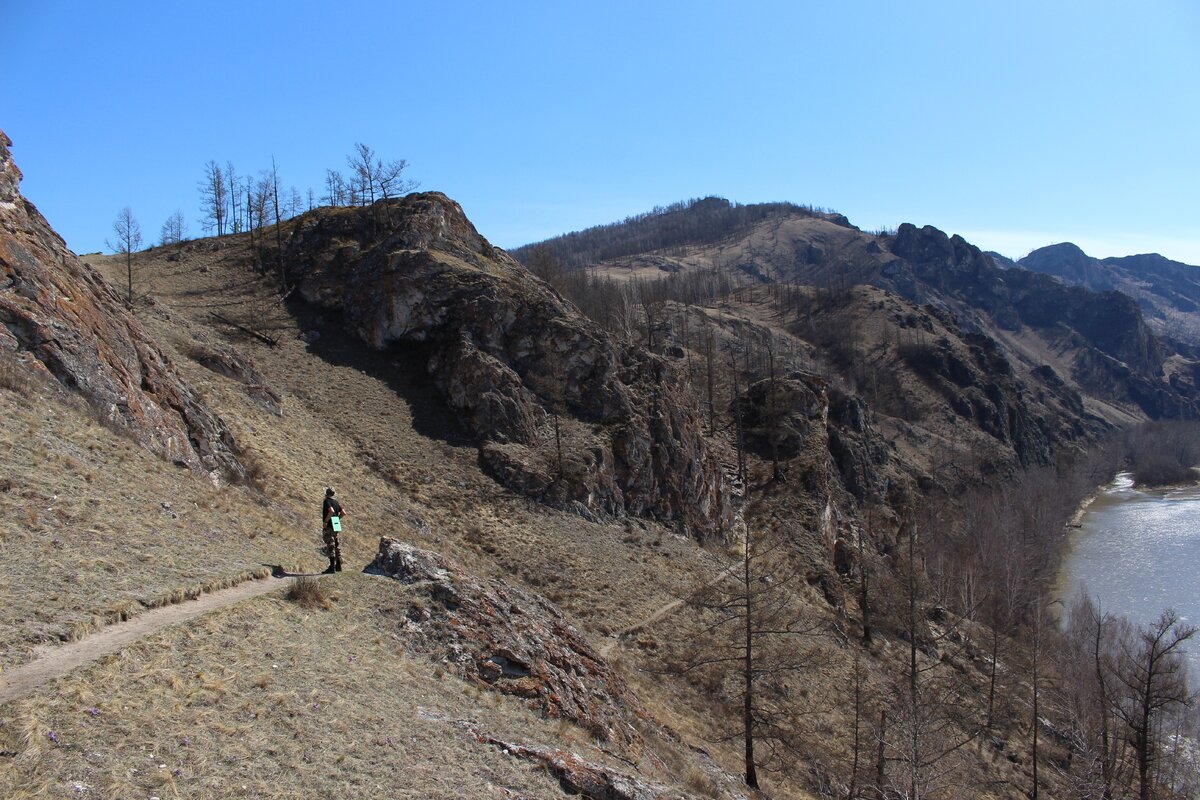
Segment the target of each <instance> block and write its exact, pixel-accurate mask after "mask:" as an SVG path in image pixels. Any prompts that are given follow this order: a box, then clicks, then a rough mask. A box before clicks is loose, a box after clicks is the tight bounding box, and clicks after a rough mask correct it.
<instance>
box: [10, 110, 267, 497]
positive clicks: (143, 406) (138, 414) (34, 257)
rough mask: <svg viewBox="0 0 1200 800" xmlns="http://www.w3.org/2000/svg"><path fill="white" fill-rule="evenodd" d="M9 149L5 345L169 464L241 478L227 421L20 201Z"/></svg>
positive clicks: (28, 205) (102, 283) (33, 210)
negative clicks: (208, 404)
mask: <svg viewBox="0 0 1200 800" xmlns="http://www.w3.org/2000/svg"><path fill="white" fill-rule="evenodd" d="M11 146H12V141H11V140H10V139H9V138H8V137H7V136H6V135H5V134H4V133H3V132H0V323H3V327H0V349H3V350H8V351H10V352H14V353H16V354H17V357H18V360H20V361H21V362H22V364H24V368H26V369H29V370H32V371H36V372H41V373H43V374H49V375H51V376H53V377H54V378H55V379H57V380H58V381H59V382H60V383H61V384H62V385H63V386H65V387H67V388H68V389H71V390H74V391H76V392H78V393H79V394H80V395H82V396H83V397H84V398H86V400H87V402H88V403H89V404H90V405H91V406H92V407H93V408H94V409H95V410H96V413H97V414H98V415H99V417H100V418H101V419H102V420H104V421H105V422H106V423H109V424H112V425H114V426H116V427H118V428H120V429H122V430H124V431H127V432H128V433H129V434H130V435H131V436H133V437H134V438H135V439H137V441H139V442H140V443H142V444H143V445H144V446H146V447H147V448H149V449H150V450H152V451H154V452H156V453H159V454H160V455H162V456H163V457H164V458H167V459H169V460H171V461H175V462H179V463H182V464H186V465H187V466H189V467H192V468H195V469H203V470H205V471H208V472H210V473H212V474H213V475H214V476H216V475H221V474H225V475H239V474H241V473H242V472H243V470H242V467H241V465H240V464H239V463H238V460H237V457H236V455H235V452H236V449H237V446H236V443H235V442H234V440H233V437H232V435H231V434H230V432H229V429H228V428H227V427H226V425H225V423H224V422H223V421H222V420H221V419H220V418H219V417H218V416H216V415H215V414H213V413H212V412H211V411H210V410H209V409H208V408H206V407H205V405H204V404H203V402H202V401H201V399H200V397H199V396H198V395H197V394H196V392H195V390H194V389H193V388H192V387H191V386H190V385H189V384H188V383H187V382H186V381H184V380H183V378H181V377H180V375H179V374H178V372H177V371H176V370H175V368H174V366H173V365H172V364H171V362H170V361H169V360H168V359H167V357H166V356H165V355H164V354H163V352H162V351H161V350H160V349H159V347H158V345H157V344H156V343H155V342H154V341H153V339H152V338H151V337H150V335H149V334H148V333H147V332H146V330H145V328H143V327H142V325H141V324H140V323H139V322H138V320H137V319H136V317H134V315H133V314H132V313H131V312H130V310H129V309H127V308H126V307H125V304H124V303H123V302H122V301H121V300H120V299H119V298H118V297H117V295H116V294H115V292H114V291H113V289H112V288H111V287H110V286H109V285H108V284H107V283H105V281H104V280H103V279H102V278H101V277H100V276H99V275H98V274H97V273H96V272H95V271H94V270H92V269H91V268H90V267H88V266H87V265H86V264H84V263H82V262H81V261H80V260H79V259H78V258H77V257H76V256H75V254H74V253H72V252H71V251H70V250H69V249H67V246H66V244H65V243H64V242H63V240H62V238H61V237H59V235H58V234H57V233H55V232H54V230H53V229H52V228H51V227H50V225H49V223H47V222H46V220H45V218H43V217H42V215H41V214H40V213H38V210H37V208H35V207H34V205H33V204H32V203H30V202H29V201H28V200H26V199H25V198H24V197H22V196H21V193H20V181H21V172H20V170H19V169H17V167H16V165H15V164H14V163H13V160H12V157H11V155H10V153H9V148H10V147H11Z"/></svg>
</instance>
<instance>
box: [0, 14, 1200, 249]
mask: <svg viewBox="0 0 1200 800" xmlns="http://www.w3.org/2000/svg"><path fill="white" fill-rule="evenodd" d="M334 5H335V4H331V3H330V4H326V3H312V2H288V3H279V4H268V3H259V2H252V1H247V0H242V2H238V3H228V2H205V3H167V2H161V0H160V1H159V2H154V3H149V2H119V1H118V2H112V3H97V2H91V0H88V1H87V2H84V1H83V0H80V1H79V2H55V0H0V19H2V24H0V74H2V75H3V76H4V77H3V81H2V86H0V127H2V128H3V129H4V130H5V131H7V133H8V134H9V135H10V136H11V137H12V139H13V140H14V147H13V154H14V157H15V159H16V161H17V163H18V164H19V165H20V166H21V168H22V169H23V170H24V172H25V175H26V178H25V182H24V184H23V188H24V192H25V195H26V196H27V197H29V198H30V199H31V200H33V202H35V203H36V204H37V205H38V206H39V208H40V209H41V210H42V212H43V213H44V214H45V215H46V217H47V218H48V219H49V220H50V222H51V224H53V225H54V226H55V227H56V228H57V229H58V230H59V232H60V233H62V234H63V236H64V237H65V238H66V240H67V242H68V244H69V245H70V246H71V247H72V248H74V249H75V250H76V251H79V252H88V251H93V250H97V249H101V248H102V247H103V243H104V240H105V239H106V238H107V237H109V236H110V228H111V224H112V221H113V219H114V218H115V216H116V214H117V212H118V211H119V210H120V208H121V207H122V206H125V205H129V206H131V207H132V209H133V212H134V214H135V216H136V217H137V218H138V219H139V220H140V221H141V223H142V227H143V229H144V231H145V233H146V234H147V238H148V239H151V240H153V239H156V238H157V236H158V232H159V228H160V226H161V225H162V222H163V220H164V219H165V218H166V217H167V216H168V215H169V214H170V213H172V212H173V211H174V210H175V209H176V208H180V209H182V210H183V212H184V214H185V216H186V217H187V218H188V225H189V230H190V232H191V233H192V234H193V235H198V234H199V233H200V224H199V221H198V215H199V211H198V206H199V200H198V194H197V191H196V183H197V181H198V180H199V179H200V176H201V172H202V168H203V165H204V163H205V162H206V161H208V160H209V159H216V160H217V161H219V162H220V163H224V162H225V161H227V160H228V161H232V162H233V163H234V164H235V165H236V166H237V167H238V169H239V170H240V171H241V172H243V173H246V172H253V171H256V170H258V169H261V168H263V167H266V166H269V165H270V161H271V157H272V155H274V157H275V159H276V161H277V163H278V164H279V167H280V171H281V174H282V176H283V180H284V182H285V184H294V185H295V186H297V187H299V188H300V189H301V190H306V189H307V188H308V187H309V186H312V187H314V188H316V187H319V186H320V184H321V182H322V180H323V177H324V171H325V169H326V167H337V168H344V166H345V155H346V154H347V153H348V152H349V151H350V149H351V148H352V146H353V145H354V143H355V142H359V141H361V142H366V143H368V144H370V145H371V146H372V147H374V148H375V149H376V150H377V151H379V152H380V153H381V154H383V155H384V156H386V157H389V158H405V159H408V161H409V162H410V164H411V170H410V174H411V177H413V178H415V179H417V180H419V181H420V182H421V184H422V188H424V189H437V190H440V191H444V192H446V193H447V194H449V195H450V196H451V197H453V198H455V199H456V200H458V201H459V202H460V203H461V204H462V205H463V207H464V208H465V209H466V211H467V213H468V215H469V216H470V217H471V218H472V220H473V221H474V222H475V224H476V226H477V227H478V228H479V229H480V231H481V232H482V233H483V234H484V235H485V236H487V237H488V238H489V239H491V240H492V241H493V242H494V243H495V244H498V245H501V246H506V247H511V246H516V245H519V244H523V243H526V242H529V241H532V240H537V239H541V238H545V237H548V236H552V235H555V234H558V233H562V232H565V231H568V230H574V229H578V228H582V227H587V226H589V225H594V224H599V223H603V222H609V221H613V220H616V219H619V218H622V217H624V216H626V215H628V214H632V213H636V212H639V211H643V210H647V209H649V208H651V207H653V206H655V205H661V204H666V203H669V202H672V201H675V200H680V199H685V198H689V197H697V196H703V195H709V194H717V195H721V196H724V197H728V198H730V199H731V200H736V201H740V202H756V201H766V200H791V201H794V202H799V203H811V204H814V205H818V206H825V207H829V208H833V209H836V210H838V211H841V212H843V213H845V214H847V215H848V216H849V217H850V219H851V221H853V222H855V223H856V224H858V225H859V226H860V227H863V228H869V229H870V228H878V227H884V226H887V227H894V226H895V225H897V224H899V223H901V222H906V221H907V222H914V223H917V224H932V225H936V226H938V227H940V228H942V229H944V230H947V231H950V232H957V233H961V234H963V235H964V236H966V237H967V238H968V239H970V240H971V241H974V242H975V243H977V244H979V245H981V246H983V247H985V248H990V249H997V250H1000V251H1001V252H1004V253H1005V254H1007V255H1011V256H1020V255H1023V254H1024V253H1025V252H1027V251H1028V250H1030V249H1032V248H1034V247H1037V246H1041V245H1043V244H1048V243H1051V242H1056V241H1064V240H1070V241H1074V242H1076V243H1078V244H1080V245H1081V246H1083V247H1084V249H1085V250H1088V251H1089V252H1091V253H1092V254H1093V255H1098V256H1107V255H1125V254H1129V253H1134V252H1146V251H1158V252H1161V253H1163V254H1165V255H1167V256H1169V257H1172V258H1176V259H1179V260H1184V261H1188V262H1189V263H1193V264H1200V226H1198V214H1197V212H1198V211H1200V158H1198V155H1200V153H1198V150H1200V124H1198V123H1200V83H1198V79H1200V3H1195V2H1192V1H1191V0H1176V1H1174V2H1157V1H1155V0H1143V1H1142V2H1137V3H1132V2H1104V1H1103V0H1079V1H1077V2H1071V1H1069V0H1050V1H1049V2H1047V0H1040V1H1038V2H1025V0H1016V1H1013V2H1008V1H1006V2H999V3H976V2H963V0H953V2H950V1H948V2H920V1H919V0H916V1H914V2H903V3H901V2H892V1H890V0H889V1H888V2H883V1H882V0H880V1H879V2H868V1H866V0H863V1H861V2H855V1H854V0H846V2H824V3H816V2H799V0H796V1H795V2H744V3H732V2H721V3H718V2H702V1H693V2H684V1H682V0H681V1H680V2H654V1H653V0H640V1H639V2H623V1H618V2H614V1H613V0H607V1H606V2H602V3H601V2H596V3H581V2H580V3H576V2H567V1H566V0H563V1H562V2H546V3H521V2H515V1H514V2H504V3H500V2H494V3H483V2H478V3H467V2H439V3H433V2H422V3H416V2H378V3H365V2H353V1H352V0H351V1H350V2H340V3H337V4H336V7H337V8H336V10H330V9H331V8H333V7H334Z"/></svg>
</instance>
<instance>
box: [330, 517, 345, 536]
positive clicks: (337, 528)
mask: <svg viewBox="0 0 1200 800" xmlns="http://www.w3.org/2000/svg"><path fill="white" fill-rule="evenodd" d="M329 525H330V527H332V528H333V532H334V533H341V532H342V518H341V517H337V516H334V517H330V518H329Z"/></svg>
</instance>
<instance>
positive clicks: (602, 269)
mask: <svg viewBox="0 0 1200 800" xmlns="http://www.w3.org/2000/svg"><path fill="white" fill-rule="evenodd" d="M711 226H715V228H716V230H719V232H720V235H719V236H718V235H715V234H714V233H713V230H714V228H713V227H711ZM691 230H698V231H703V233H702V234H701V235H698V236H695V237H689V236H688V235H687V232H688V231H691ZM600 234H602V236H603V242H604V246H603V247H598V246H597V237H598V236H599V235H600ZM659 242H662V243H663V244H658V243H659ZM668 242H669V244H667V243H668ZM541 245H542V246H543V247H545V248H547V249H549V250H550V251H551V252H553V253H555V254H556V255H558V257H559V258H560V259H561V260H562V261H563V262H564V263H565V264H567V265H568V266H587V267H589V268H591V270H592V272H593V274H596V275H608V276H611V277H613V278H614V279H617V280H621V281H640V282H642V284H644V285H648V284H647V282H651V283H652V282H654V281H674V282H675V283H676V284H677V287H678V289H679V290H680V291H684V286H685V285H687V284H689V282H690V283H691V284H699V283H702V282H705V281H707V282H708V283H709V284H711V285H715V284H717V283H720V284H721V285H722V286H725V285H733V286H735V287H736V286H755V285H780V284H782V285H802V286H810V287H816V288H818V289H822V290H825V291H829V292H833V293H839V292H844V291H846V290H848V289H849V288H850V287H853V286H856V285H871V286H876V287H879V288H881V289H884V290H885V291H887V292H890V293H892V294H894V295H898V296H899V297H901V298H904V299H905V300H907V301H909V302H912V303H916V304H918V305H928V306H931V307H932V308H933V309H936V310H937V311H938V313H942V314H949V315H952V316H953V317H954V319H955V320H956V324H957V326H961V328H962V329H963V330H964V331H965V332H967V333H979V334H983V335H985V336H987V337H988V338H990V339H993V340H995V341H996V342H997V345H998V346H999V347H1000V348H1001V350H1002V351H1003V352H1004V354H1005V355H1006V357H1007V358H1008V359H1009V360H1010V361H1012V362H1013V363H1023V364H1024V365H1025V366H1024V368H1023V369H1026V370H1036V369H1039V368H1040V367H1042V366H1050V367H1051V368H1052V369H1053V371H1054V373H1056V374H1058V375H1060V376H1062V377H1063V378H1065V379H1067V380H1068V382H1069V383H1070V385H1071V386H1072V387H1073V388H1075V389H1077V390H1078V391H1080V392H1081V393H1082V394H1083V395H1084V396H1085V397H1090V398H1091V400H1092V403H1091V404H1090V408H1092V409H1093V412H1094V413H1096V414H1098V415H1100V416H1101V417H1103V418H1105V419H1107V420H1109V421H1110V422H1113V423H1116V424H1124V423H1123V420H1126V419H1128V416H1127V415H1129V414H1133V415H1134V416H1140V415H1145V416H1146V417H1150V418H1157V417H1162V416H1167V417H1172V416H1177V415H1182V416H1187V417H1193V416H1196V413H1197V407H1196V398H1195V397H1194V394H1193V388H1192V387H1193V386H1194V384H1195V379H1196V376H1195V375H1193V372H1195V370H1194V369H1193V366H1194V364H1193V361H1192V353H1191V350H1190V348H1184V350H1185V352H1179V350H1178V348H1177V347H1175V346H1173V345H1169V344H1167V343H1165V342H1163V341H1162V340H1161V338H1160V334H1161V333H1162V332H1163V331H1164V329H1165V325H1164V324H1163V320H1162V317H1161V315H1162V313H1163V311H1162V309H1163V308H1167V309H1169V310H1170V311H1171V313H1178V311H1177V310H1179V309H1186V308H1195V305H1194V304H1191V301H1190V300H1189V298H1190V297H1194V298H1196V299H1197V300H1200V284H1195V285H1193V284H1191V283H1190V282H1188V278H1189V277H1190V273H1188V272H1187V270H1190V269H1192V268H1190V267H1186V266H1184V265H1171V266H1168V267H1166V268H1162V269H1161V271H1162V272H1163V274H1164V275H1165V276H1169V277H1170V279H1171V283H1170V284H1167V285H1166V288H1164V287H1160V286H1159V285H1158V284H1157V283H1153V284H1145V285H1143V287H1142V290H1141V291H1140V292H1139V293H1134V292H1132V291H1130V290H1129V289H1130V286H1129V285H1130V283H1131V282H1132V281H1131V279H1129V278H1124V277H1122V279H1121V280H1117V278H1116V277H1115V275H1116V273H1117V270H1118V267H1117V266H1114V265H1112V264H1111V263H1110V261H1105V262H1099V261H1096V260H1095V259H1090V258H1088V257H1087V256H1086V255H1085V254H1083V253H1082V251H1080V250H1079V249H1078V248H1076V247H1074V246H1073V245H1060V246H1058V247H1057V248H1050V249H1049V252H1048V253H1045V252H1043V251H1039V253H1034V254H1031V255H1030V256H1029V257H1027V258H1026V259H1023V260H1022V262H1019V263H1017V264H1015V265H1014V264H1012V262H1008V263H1007V264H1005V266H1007V267H1008V268H1001V267H1000V266H998V263H1000V264H1004V262H1006V261H1007V259H1003V257H1000V258H999V259H998V258H997V257H996V256H994V255H989V254H985V253H984V252H982V251H981V250H980V249H979V248H977V247H975V246H974V245H972V244H970V243H969V242H967V241H966V240H965V239H963V238H962V237H961V236H957V235H956V236H950V235H947V234H946V233H944V232H942V231H940V230H938V229H937V228H934V227H932V226H924V227H917V226H914V225H911V224H908V223H905V224H903V225H901V226H900V227H899V229H898V230H897V231H896V232H894V233H891V232H881V233H868V232H865V231H862V230H860V229H859V228H857V227H854V226H853V225H851V224H850V223H849V222H848V221H847V220H846V218H845V217H843V216H841V215H838V214H832V213H829V212H818V211H814V210H813V209H809V208H803V207H799V206H792V205H788V204H772V205H771V206H769V207H758V206H736V205H733V204H729V203H726V202H724V201H713V200H706V201H701V202H699V203H694V204H684V205H680V206H676V207H671V208H669V209H667V210H663V211H661V212H652V213H650V214H645V215H641V216H639V217H636V218H631V219H630V220H628V221H626V222H625V223H614V224H611V225H604V226H599V227H596V228H591V229H588V230H587V231H582V232H579V233H573V234H567V235H565V236H561V237H558V238H555V239H551V240H548V241H546V242H543V243H541ZM514 252H515V254H516V255H518V257H524V256H526V255H527V254H528V253H530V252H532V250H531V247H525V248H521V249H519V250H517V251H514ZM599 252H609V253H616V254H619V255H613V256H610V257H607V258H596V257H595V254H597V253H599ZM1116 261H1117V263H1118V264H1120V263H1121V262H1120V261H1119V260H1116ZM1026 262H1029V263H1028V264H1027V263H1026ZM1139 263H1140V262H1139ZM1050 264H1056V265H1058V271H1057V272H1056V273H1051V274H1053V275H1054V277H1058V278H1060V279H1059V280H1054V279H1052V278H1051V277H1050V275H1047V274H1043V273H1046V272H1049V268H1048V265H1050ZM1156 266H1158V267H1160V268H1161V267H1162V265H1156ZM1038 267H1042V268H1038ZM1126 274H1132V270H1126ZM1071 284H1080V285H1071ZM1118 287H1119V288H1121V289H1122V290H1124V291H1125V293H1124V294H1122V293H1120V292H1116V291H1112V290H1113V289H1115V288H1118ZM1170 287H1176V288H1170ZM1156 292H1160V293H1162V294H1163V300H1162V301H1160V304H1159V305H1152V304H1150V305H1148V301H1147V300H1146V299H1145V298H1147V297H1156V296H1158V295H1156V294H1155V293H1156ZM643 293H645V291H643ZM651 294H654V292H651ZM668 294H669V293H668ZM1126 295H1129V296H1126ZM676 296H679V297H683V296H685V295H683V294H679V295H676ZM1130 297H1135V298H1136V299H1137V302H1135V301H1134V300H1133V299H1130ZM1168 299H1169V301H1170V302H1169V304H1168V303H1167V300H1168ZM689 302H696V301H695V300H694V299H691V300H689ZM1139 303H1140V305H1141V308H1139ZM1145 308H1149V313H1150V314H1152V315H1158V317H1157V319H1158V321H1157V322H1156V324H1154V325H1149V324H1148V323H1147V320H1146V319H1145V317H1144V313H1143V309H1145ZM1173 338H1176V339H1178V338H1180V337H1178V336H1176V337H1173ZM1035 379H1036V376H1035Z"/></svg>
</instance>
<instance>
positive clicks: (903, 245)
mask: <svg viewBox="0 0 1200 800" xmlns="http://www.w3.org/2000/svg"><path fill="white" fill-rule="evenodd" d="M890 248H891V251H892V252H893V253H894V254H896V255H897V256H900V257H901V258H902V259H904V260H903V261H902V262H897V263H893V264H891V265H889V266H888V267H887V268H886V269H885V270H884V272H883V275H884V276H885V277H887V278H889V279H890V282H891V283H892V284H893V285H894V286H895V287H896V288H897V289H898V290H899V291H900V292H901V294H904V295H905V296H909V297H913V298H916V299H921V300H926V301H932V302H937V303H939V304H942V305H946V304H947V301H949V302H950V304H949V306H948V307H949V308H952V309H953V310H954V311H956V312H959V313H960V314H961V313H964V312H965V313H966V314H971V313H972V312H974V313H979V312H982V313H983V314H986V315H987V317H988V318H990V320H991V321H993V322H994V323H995V324H996V325H998V326H999V327H1000V328H1002V329H1007V330H1014V331H1015V330H1019V329H1020V328H1021V327H1022V326H1027V327H1029V328H1032V329H1034V330H1037V331H1040V332H1041V333H1042V335H1043V336H1045V337H1046V338H1047V340H1048V341H1051V342H1053V343H1054V344H1055V345H1056V346H1058V347H1060V348H1061V349H1063V350H1068V349H1069V350H1070V351H1071V352H1072V353H1073V356H1072V364H1071V368H1072V373H1073V374H1072V377H1073V378H1074V379H1075V380H1076V381H1078V383H1079V384H1080V385H1081V386H1082V387H1084V388H1085V389H1087V390H1088V391H1089V392H1091V393H1093V394H1095V395H1096V396H1098V397H1102V398H1103V399H1105V400H1110V401H1114V402H1121V403H1129V404H1133V405H1136V406H1137V407H1139V408H1140V409H1141V410H1142V411H1143V412H1144V413H1145V414H1146V415H1148V416H1150V417H1155V418H1158V417H1185V418H1195V417H1196V415H1197V407H1196V402H1195V398H1194V397H1191V396H1188V395H1186V394H1185V393H1181V392H1179V391H1176V390H1175V387H1173V386H1171V385H1170V384H1169V383H1168V382H1167V381H1166V380H1165V379H1164V370H1163V364H1164V362H1165V361H1166V359H1167V356H1168V351H1167V348H1166V347H1165V346H1164V344H1163V342H1161V341H1160V340H1159V339H1158V337H1157V336H1155V335H1154V334H1153V332H1151V330H1150V328H1149V327H1148V326H1147V325H1146V323H1145V320H1144V319H1143V317H1142V313H1141V311H1140V309H1139V308H1138V305H1137V302H1136V301H1135V300H1133V299H1132V298H1131V297H1129V296H1128V295H1125V294H1122V293H1120V292H1115V291H1106V292H1100V293H1097V292H1092V291H1089V290H1087V289H1084V288H1082V287H1079V286H1067V285H1064V284H1063V283H1061V282H1060V281H1057V280H1054V279H1052V278H1051V277H1049V276H1047V275H1043V274H1040V273H1036V272H1031V271H1029V270H1024V269H1007V270H1001V269H999V268H997V267H996V266H995V265H994V264H993V263H992V261H991V259H990V258H988V257H987V256H986V255H984V254H983V253H982V252H981V251H980V250H979V249H978V248H977V247H975V246H974V245H971V244H969V243H968V242H966V241H965V240H964V239H963V238H962V237H960V236H952V237H951V236H947V235H946V234H945V233H943V232H942V231H939V230H938V229H936V228H933V227H931V226H928V225H927V226H925V227H923V228H917V227H916V226H913V225H908V224H905V225H901V226H900V228H899V230H898V231H897V232H896V235H895V237H893V238H892V240H891V242H890Z"/></svg>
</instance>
